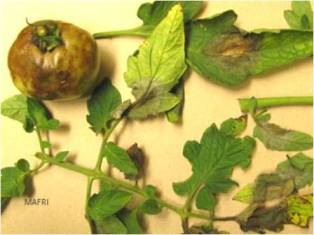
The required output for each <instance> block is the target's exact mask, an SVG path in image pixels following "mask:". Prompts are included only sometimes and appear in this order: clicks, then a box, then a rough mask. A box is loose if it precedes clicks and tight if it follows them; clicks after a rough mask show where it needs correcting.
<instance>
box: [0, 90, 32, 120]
mask: <svg viewBox="0 0 314 235" xmlns="http://www.w3.org/2000/svg"><path fill="white" fill-rule="evenodd" d="M1 114H2V115H4V116H6V117H9V118H11V119H13V120H16V121H19V122H21V123H23V124H24V123H25V122H26V118H27V117H28V116H29V113H28V106H27V97H26V96H24V95H15V96H12V97H10V98H8V99H6V100H4V101H3V102H2V103H1Z"/></svg>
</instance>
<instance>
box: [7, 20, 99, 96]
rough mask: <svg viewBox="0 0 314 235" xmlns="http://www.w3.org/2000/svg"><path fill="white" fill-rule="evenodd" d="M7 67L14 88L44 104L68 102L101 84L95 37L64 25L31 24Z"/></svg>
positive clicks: (14, 47)
mask: <svg viewBox="0 0 314 235" xmlns="http://www.w3.org/2000/svg"><path fill="white" fill-rule="evenodd" d="M8 66H9V70H10V72H11V76H12V79H13V82H14V84H15V86H16V87H17V88H18V89H19V90H20V91H21V92H22V93H23V94H25V95H27V96H31V97H34V98H37V99H44V100H69V99H75V98H79V97H82V96H84V95H86V94H88V93H90V92H91V91H92V90H93V89H94V88H95V87H96V86H97V85H98V84H99V82H100V77H99V76H98V72H99V67H100V56H99V52H98V49H97V44H96V42H95V40H94V39H93V37H92V36H91V35H90V34H89V33H88V32H87V31H85V30H83V29H81V28H79V27H77V26H75V25H73V24H69V23H65V22H62V21H53V20H44V21H38V22H36V23H33V24H29V25H28V26H27V27H25V28H24V29H23V30H22V31H21V32H20V34H19V35H18V37H17V39H16V40H15V42H14V43H13V45H12V47H11V49H10V51H9V56H8Z"/></svg>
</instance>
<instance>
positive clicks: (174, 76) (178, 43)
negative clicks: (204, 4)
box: [124, 5, 186, 118]
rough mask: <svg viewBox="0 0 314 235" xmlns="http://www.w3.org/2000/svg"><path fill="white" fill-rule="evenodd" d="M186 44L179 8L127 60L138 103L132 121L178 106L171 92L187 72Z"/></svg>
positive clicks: (128, 79)
mask: <svg viewBox="0 0 314 235" xmlns="http://www.w3.org/2000/svg"><path fill="white" fill-rule="evenodd" d="M184 41H185V40H184V28H183V15H182V9H181V7H180V6H179V5H176V6H174V7H173V8H172V9H171V11H170V12H169V14H168V15H167V17H166V18H165V19H163V20H162V21H161V22H160V24H159V25H158V26H157V27H156V28H155V30H154V31H153V33H152V34H151V35H150V37H149V38H148V39H146V40H145V41H144V43H143V44H142V45H141V46H140V48H139V51H138V52H137V53H136V54H135V55H133V56H131V57H129V59H128V69H127V72H126V73H125V75H124V77H125V81H126V83H127V85H128V86H129V87H130V88H132V93H133V95H134V96H135V98H136V100H137V101H136V105H135V107H134V108H132V110H131V111H130V112H129V117H131V118H145V117H147V116H149V115H156V114H158V113H161V112H165V111H167V110H169V109H171V108H173V107H174V106H175V105H176V104H178V102H179V99H178V98H177V97H176V96H175V95H173V94H171V93H169V91H170V90H171V89H172V88H173V87H174V86H175V85H176V84H177V83H178V81H179V79H180V77H181V75H182V74H183V72H184V71H185V69H186V65H185V54H184V43H185V42H184ZM174 57H175V58H176V59H175V60H173V58H174ZM169 64H171V66H169Z"/></svg>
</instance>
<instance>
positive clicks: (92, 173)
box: [36, 153, 211, 221]
mask: <svg viewBox="0 0 314 235" xmlns="http://www.w3.org/2000/svg"><path fill="white" fill-rule="evenodd" d="M36 157H37V158H39V159H41V160H42V161H44V162H46V163H49V164H52V165H56V166H59V167H62V168H64V169H67V170H71V171H74V172H77V173H80V174H83V175H85V176H87V177H89V178H92V179H102V180H104V181H106V182H107V183H109V184H112V185H115V186H116V187H118V188H122V189H124V190H126V191H129V192H132V193H135V194H137V195H139V196H141V197H143V198H147V194H146V192H145V191H144V190H143V189H141V188H138V187H137V186H134V185H133V184H130V183H128V182H125V181H123V180H118V179H115V178H111V177H109V176H107V175H105V174H104V173H103V172H101V171H99V170H95V169H89V168H86V167H83V166H79V165H76V164H72V163H68V162H59V161H58V160H56V159H55V158H51V157H49V156H47V155H45V154H42V153H38V154H37V155H36ZM157 201H158V203H159V204H160V205H161V206H163V207H166V208H168V209H170V210H172V211H174V212H175V213H177V214H179V215H180V216H182V215H183V210H182V207H180V206H176V205H173V204H171V203H169V202H167V201H165V200H163V199H161V198H158V199H157ZM187 216H189V217H194V218H199V219H203V220H208V221H211V219H210V218H209V217H208V215H205V214H203V213H197V212H189V213H188V214H187Z"/></svg>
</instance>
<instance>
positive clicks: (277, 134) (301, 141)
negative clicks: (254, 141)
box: [254, 123, 313, 151]
mask: <svg viewBox="0 0 314 235" xmlns="http://www.w3.org/2000/svg"><path fill="white" fill-rule="evenodd" d="M254 137H256V138H258V139H259V140H260V141H261V142H262V143H263V144H264V145H265V147H266V148H268V149H271V150H278V151H302V150H307V149H311V148H312V147H313V137H312V136H310V135H309V134H306V133H303V132H300V131H294V130H287V129H283V128H281V127H279V126H277V125H275V124H272V123H260V124H258V125H257V126H256V127H255V128H254Z"/></svg>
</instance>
